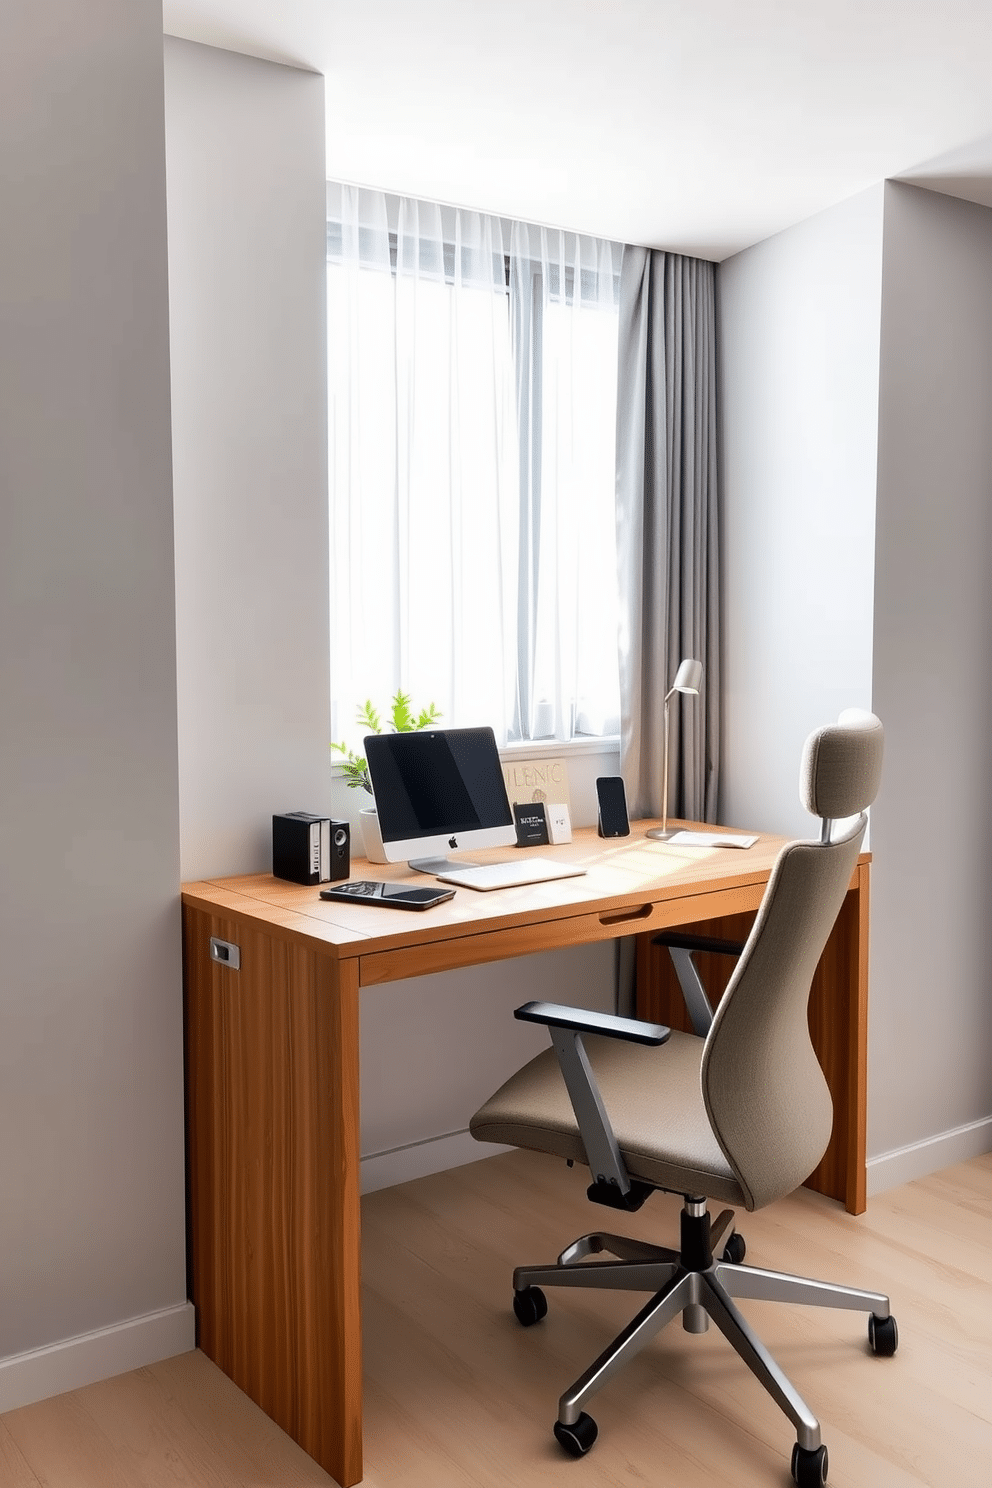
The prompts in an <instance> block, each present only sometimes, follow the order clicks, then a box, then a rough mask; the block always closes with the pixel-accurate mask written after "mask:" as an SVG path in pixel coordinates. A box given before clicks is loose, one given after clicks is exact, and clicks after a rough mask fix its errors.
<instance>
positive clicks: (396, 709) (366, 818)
mask: <svg viewBox="0 0 992 1488" xmlns="http://www.w3.org/2000/svg"><path fill="white" fill-rule="evenodd" d="M440 717H441V714H440V712H439V711H438V709H437V708H436V707H435V705H434V704H433V703H430V704H429V705H428V706H427V707H426V708H421V710H420V712H419V713H415V712H414V710H413V706H412V704H411V702H410V696H409V693H405V692H397V693H396V695H395V696H394V697H393V699H392V701H391V702H390V705H389V710H388V715H387V718H386V722H385V724H383V720H382V716H381V714H380V713H379V711H378V710H377V709H376V708H374V707H373V706H372V702H371V699H366V701H365V702H364V703H363V704H362V706H361V707H360V708H359V710H358V713H357V715H356V720H357V722H358V724H359V725H360V726H361V729H362V732H363V733H365V734H383V733H387V732H388V733H394V734H408V733H416V732H418V731H419V730H420V729H425V728H431V727H432V726H433V725H434V724H435V723H437V721H438V719H439V718H440ZM331 748H332V749H334V750H336V751H337V752H338V754H342V755H344V759H343V760H342V762H341V769H342V771H343V772H344V777H345V781H346V782H347V784H348V786H349V788H350V789H351V790H366V791H368V793H369V795H370V796H371V794H372V782H371V780H370V779H369V767H368V763H367V762H366V760H365V758H364V756H363V755H360V754H356V753H355V751H354V750H353V749H350V748H349V747H348V745H347V744H337V743H334V742H333V740H332V742H331ZM358 816H359V821H360V822H361V826H362V841H363V842H364V844H365V856H366V857H367V858H368V860H369V862H370V863H384V862H385V861H386V856H385V853H384V852H383V850H382V837H381V835H380V833H379V820H378V817H377V815H376V809H375V806H374V805H372V806H363V807H361V809H360V810H359V813H358Z"/></svg>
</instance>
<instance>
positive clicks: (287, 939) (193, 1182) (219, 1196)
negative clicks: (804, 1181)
mask: <svg viewBox="0 0 992 1488" xmlns="http://www.w3.org/2000/svg"><path fill="white" fill-rule="evenodd" d="M649 825H650V823H637V824H635V830H634V832H633V833H632V835H631V837H630V839H625V840H623V841H622V842H620V843H619V844H617V843H614V842H612V841H609V842H603V841H601V840H599V839H598V838H597V837H596V836H595V834H594V833H591V832H588V831H585V832H579V833H576V835H575V838H574V840H573V842H572V843H571V844H569V846H568V847H566V848H562V849H557V848H554V849H545V851H549V852H551V853H553V854H554V855H555V856H560V857H563V858H567V859H568V860H569V861H572V862H576V863H581V864H583V866H585V867H586V870H587V871H586V873H585V874H584V875H583V876H581V877H578V878H572V879H568V880H561V881H558V882H556V883H544V884H538V885H533V886H527V887H526V888H521V889H510V890H502V891H497V892H496V893H493V894H473V893H471V892H470V891H465V892H461V891H460V892H459V893H458V894H457V895H456V898H455V899H454V900H453V901H451V902H450V903H448V904H444V905H442V906H440V907H439V909H437V910H435V911H432V912H431V914H430V915H429V916H427V915H409V914H404V913H403V912H402V911H397V910H383V909H369V908H368V907H367V906H362V905H348V904H330V903H328V902H327V901H322V900H321V899H320V897H319V893H318V890H317V889H316V888H304V887H301V886H299V885H294V884H287V883H283V882H281V881H279V880H276V879H273V878H272V877H271V875H268V874H258V875H250V876H248V877H245V878H237V879H226V880H222V881H218V882H216V883H198V884H191V885H187V886H186V887H185V888H184V891H183V906H184V909H183V925H184V944H185V948H184V958H185V996H186V1019H185V1026H186V1059H187V1142H188V1153H187V1168H188V1184H189V1205H188V1223H189V1234H188V1261H189V1278H190V1295H191V1297H192V1299H193V1301H194V1303H195V1304H196V1308H197V1318H198V1329H199V1332H198V1339H199V1342H200V1344H201V1346H202V1348H203V1349H204V1351H205V1352H206V1353H207V1354H208V1355H209V1357H210V1358H211V1359H213V1360H215V1361H216V1362H217V1363H218V1364H219V1365H220V1367H221V1368H222V1369H223V1370H224V1371H225V1372H226V1373H227V1374H229V1376H230V1377H231V1378H232V1379H233V1380H235V1381H236V1382H237V1383H238V1384H239V1385H240V1386H241V1387H242V1388H243V1389H244V1390H245V1391H246V1392H247V1393H248V1395H250V1396H251V1398H252V1400H254V1401H256V1402H257V1403H258V1404H259V1405H260V1406H261V1407H262V1408H263V1409H264V1410H265V1411H266V1412H267V1413H268V1414H269V1415H270V1416H271V1417H272V1418H273V1420H275V1421H277V1422H278V1423H279V1424H280V1425H281V1426H282V1427H284V1428H285V1429H286V1430H287V1431H288V1432H290V1434H291V1435H292V1436H293V1437H294V1439H295V1440H296V1441H297V1442H299V1443H300V1444H301V1445H303V1446H304V1447H305V1449H306V1450H307V1451H308V1452H310V1453H311V1454H312V1456H313V1457H314V1458H315V1459H316V1460H317V1461H318V1462H319V1463H321V1464H322V1465H323V1466H324V1467H326V1468H327V1470H328V1471H330V1472H331V1473H333V1475H334V1477H335V1478H336V1479H337V1480H338V1482H339V1483H341V1484H342V1485H345V1488H350V1485H351V1484H353V1483H355V1482H357V1481H358V1480H359V1479H360V1478H361V1475H362V1403H363V1397H362V1373H361V1369H362V1363H361V1360H362V1354H361V1341H362V1331H361V1330H362V1316H361V1306H360V1293H359V1277H360V1258H359V1198H358V1188H359V1186H358V1167H359V1142H358V1109H359V1107H358V1053H359V1027H358V1000H359V989H360V986H362V985H374V984H377V983H379V982H382V981H390V980H395V979H399V978H404V977H408V976H412V975H416V974H420V973H422V972H425V971H431V970H442V969H448V968H451V967H455V966H469V965H477V964H479V963H481V962H483V961H491V960H497V959H504V958H507V957H512V956H518V955H523V954H526V953H527V952H531V951H538V950H551V949H556V948H558V947H561V946H567V945H573V944H587V943H591V942H594V941H597V940H603V939H611V938H615V937H616V936H619V935H626V934H630V933H632V932H633V931H637V930H640V931H641V932H645V931H650V932H654V931H657V930H659V929H662V928H666V927H668V926H672V925H680V924H686V923H690V924H693V925H696V926H698V925H699V924H700V923H701V922H705V921H707V919H712V918H713V917H717V922H719V917H725V916H727V915H734V914H738V915H739V914H741V913H745V912H747V913H752V912H753V911H754V910H755V909H756V908H757V905H758V904H759V903H760V900H761V897H762V895H763V892H764V887H765V884H766V883H767V879H768V874H769V872H770V870H771V867H772V864H773V863H774V861H775V857H776V855H777V852H778V850H779V848H780V846H781V844H782V840H783V839H780V838H775V837H771V836H762V837H761V839H760V841H759V842H758V844H757V845H756V846H755V847H754V848H753V849H750V850H749V851H748V852H747V853H746V854H744V853H738V854H734V853H719V852H713V851H708V850H705V849H688V850H681V849H679V850H676V849H673V848H672V847H671V846H670V845H669V844H659V843H655V842H652V841H651V840H649V839H647V838H645V837H643V829H644V827H646V826H649ZM478 856H479V858H480V859H482V860H485V859H487V858H489V859H491V858H493V857H494V856H496V854H494V853H493V854H480V855H478ZM864 862H865V865H866V863H867V859H865V860H864ZM353 871H354V872H355V873H356V874H357V873H360V872H362V871H364V870H363V868H361V867H359V866H358V865H357V864H356V865H353ZM866 875H867V867H866V866H865V885H867V876H866ZM374 876H375V877H377V878H390V879H394V880H397V879H404V878H408V877H409V876H410V875H409V873H408V872H407V870H406V869H405V868H404V867H403V866H401V865H394V866H393V867H391V868H389V867H386V868H382V869H380V868H379V866H378V865H377V866H376V867H375V869H374ZM850 897H851V896H849V898H850ZM854 897H855V900H856V902H857V904H858V905H860V904H861V903H862V901H861V900H860V899H859V897H858V894H855V896H854ZM864 902H866V901H864ZM855 922H856V929H855V930H854V931H852V932H851V934H852V935H853V941H851V940H849V941H848V942H845V943H844V946H843V947H841V949H840V950H839V951H838V954H837V957H836V959H835V961H834V962H832V963H831V965H830V967H829V968H828V969H827V971H826V972H825V973H824V975H825V977H826V979H827V981H829V980H830V977H831V976H832V975H834V974H836V975H838V976H840V977H846V978H849V979H850V983H851V985H849V986H847V988H846V990H845V995H844V997H842V998H839V999H835V1001H834V1003H833V1004H831V1001H830V997H829V996H827V995H826V991H825V998H826V1000H825V1004H824V1013H823V1017H824V1020H825V1022H826V1023H830V1022H831V1020H834V1019H836V1020H838V1021H837V1022H836V1024H835V1025H834V1026H833V1028H832V1033H831V1037H832V1038H833V1039H834V1042H835V1043H838V1044H839V1045H840V1046H841V1048H842V1049H845V1050H846V1051H847V1062H848V1063H852V1062H853V1063H854V1064H855V1065H857V1061H858V1059H861V1058H863V1054H864V1047H863V1041H864V1028H863V1026H862V1025H861V1024H858V1026H857V1028H852V1027H850V1026H849V1025H848V1024H844V1023H843V1022H842V1021H840V1020H842V1019H843V1018H844V1017H846V1016H847V1014H848V1010H849V1009H850V1007H851V1006H852V1000H853V1003H857V1004H858V1006H859V1007H862V1006H863V1003H864V998H865V996H866V983H865V981H864V977H865V975H866V973H865V961H864V960H863V959H862V960H860V961H857V962H856V963H855V964H854V965H853V969H852V962H851V954H852V951H851V946H852V944H853V945H854V946H856V947H860V948H861V949H862V950H864V952H865V953H866V949H867V918H866V911H865V912H864V913H863V912H862V910H861V909H860V908H859V909H858V911H857V914H856V915H855ZM211 935H216V936H218V937H220V938H221V939H223V940H228V941H232V942H234V943H235V944H237V945H239V946H240V948H241V952H242V966H241V970H240V971H239V972H234V971H233V970H232V969H230V968H228V967H225V966H222V965H218V964H217V963H214V962H212V961H211V960H210V958H209V952H208V942H209V938H210V936H211ZM643 939H644V936H643V934H642V940H643ZM827 981H825V983H824V987H825V989H826V986H827ZM854 984H857V990H854ZM646 985H647V982H646V981H645V986H646ZM658 995H659V996H660V995H661V993H660V992H659V994H658ZM859 999H860V1001H859ZM673 1016H674V1013H673ZM829 1053H830V1051H829V1050H828V1054H829ZM825 1057H826V1056H825ZM830 1058H833V1055H832V1054H830ZM830 1058H828V1060H827V1062H828V1063H829V1062H830ZM836 1062H837V1065H838V1069H839V1070H841V1071H843V1070H844V1069H845V1068H846V1065H845V1060H844V1058H843V1057H838V1059H837V1061H836ZM854 1083H855V1086H857V1080H855V1082H854ZM840 1088H841V1087H840V1086H839V1085H838V1090H840ZM858 1088H859V1089H860V1091H861V1096H860V1097H859V1098H861V1099H862V1100H863V1080H862V1081H861V1085H860V1086H858ZM856 1114H857V1113H856ZM838 1131H840V1127H838ZM859 1131H860V1143H861V1146H860V1153H861V1157H860V1163H861V1170H862V1171H861V1173H860V1180H859V1179H858V1175H855V1178H854V1179H853V1180H852V1178H851V1176H850V1172H849V1169H848V1168H846V1167H845V1163H846V1162H849V1161H850V1152H851V1151H852V1150H853V1151H854V1152H855V1156H856V1154H857V1150H858V1135H857V1134H858V1132H859ZM852 1132H854V1134H855V1135H854V1137H853V1138H852V1136H851V1133H852ZM845 1154H846V1155H845ZM863 1166H864V1128H863V1117H862V1119H861V1124H860V1126H859V1125H858V1122H857V1120H855V1121H854V1124H853V1125H852V1124H851V1123H850V1122H849V1123H848V1126H847V1127H845V1128H844V1132H843V1138H842V1140H841V1141H840V1147H839V1149H838V1153H837V1155H836V1162H835V1167H834V1169H833V1170H832V1171H831V1173H830V1174H829V1175H828V1176H827V1178H826V1179H825V1180H824V1183H825V1185H828V1184H829V1185H832V1186H830V1187H828V1188H827V1191H829V1192H832V1193H836V1196H837V1197H838V1198H841V1199H844V1198H845V1196H846V1197H847V1202H848V1203H849V1205H850V1204H851V1203H852V1200H851V1197H850V1193H849V1190H850V1188H851V1184H852V1181H853V1182H854V1183H855V1185H856V1184H857V1182H858V1181H860V1183H861V1185H862V1188H861V1192H862V1195H863V1183H864V1175H863ZM855 1202H856V1200H855ZM861 1202H862V1204H863V1197H862V1200H861Z"/></svg>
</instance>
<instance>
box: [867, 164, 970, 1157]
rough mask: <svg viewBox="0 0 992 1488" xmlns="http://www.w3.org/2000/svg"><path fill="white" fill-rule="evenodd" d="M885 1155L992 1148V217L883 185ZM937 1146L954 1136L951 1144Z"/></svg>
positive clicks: (878, 836) (881, 955)
mask: <svg viewBox="0 0 992 1488" xmlns="http://www.w3.org/2000/svg"><path fill="white" fill-rule="evenodd" d="M881 326H882V335H881V392H880V407H879V456H878V501H877V528H876V555H877V556H876V570H875V623H874V701H875V707H876V710H877V712H878V713H879V715H880V716H881V718H882V719H883V720H884V721H885V725H886V758H885V771H884V777H883V788H882V791H881V794H880V796H879V800H878V803H877V805H876V807H875V809H874V812H873V822H872V845H873V848H874V851H875V855H876V861H875V868H874V872H873V904H872V944H873V951H872V1017H871V1046H870V1047H871V1086H870V1094H871V1100H870V1107H869V1116H870V1125H869V1149H870V1151H872V1152H874V1153H886V1152H892V1151H894V1150H895V1151H896V1152H897V1153H898V1150H899V1149H902V1148H905V1147H910V1148H912V1146H913V1144H923V1145H922V1147H918V1148H916V1149H915V1150H910V1151H909V1152H906V1153H904V1154H902V1156H901V1157H897V1158H895V1159H893V1161H892V1162H890V1164H889V1176H890V1178H891V1180H892V1181H900V1179H901V1177H902V1176H904V1175H910V1176H912V1175H913V1174H914V1173H915V1172H917V1171H919V1170H920V1167H921V1165H923V1168H924V1170H928V1169H929V1168H936V1167H941V1166H944V1165H945V1164H946V1163H948V1162H951V1161H954V1160H956V1159H957V1158H959V1157H963V1156H967V1155H971V1153H973V1152H980V1151H986V1150H988V1148H989V1147H990V1146H992V1058H990V1050H992V994H990V973H989V954H988V934H987V927H988V925H989V923H990V920H992V877H990V874H989V862H990V856H992V848H990V843H992V768H990V763H989V747H988V741H989V732H990V723H992V671H990V666H989V659H990V657H992V418H990V414H989V410H990V409H992V211H990V210H989V209H988V208H986V207H980V206H973V205H972V204H970V203H967V202H961V201H956V200H954V199H953V198H951V197H947V196H942V195H939V194H936V193H933V192H929V191H923V190H919V189H917V188H915V187H912V186H902V185H896V184H891V185H888V186H887V187H886V188H885V239H884V272H883V281H882V319H881ZM935 1138H936V1140H934V1139H935Z"/></svg>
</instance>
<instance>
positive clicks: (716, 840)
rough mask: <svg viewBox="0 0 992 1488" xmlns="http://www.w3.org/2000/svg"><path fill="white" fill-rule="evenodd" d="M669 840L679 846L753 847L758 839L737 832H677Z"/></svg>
mask: <svg viewBox="0 0 992 1488" xmlns="http://www.w3.org/2000/svg"><path fill="white" fill-rule="evenodd" d="M668 840H669V842H673V843H675V845H676V846H677V847H753V846H754V844H755V843H756V842H757V840H758V839H757V837H742V836H740V835H739V834H738V833H736V832H675V833H673V834H672V836H671V837H669V839H668Z"/></svg>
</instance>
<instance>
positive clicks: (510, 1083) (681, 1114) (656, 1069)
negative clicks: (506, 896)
mask: <svg viewBox="0 0 992 1488" xmlns="http://www.w3.org/2000/svg"><path fill="white" fill-rule="evenodd" d="M583 1043H584V1045H585V1049H586V1053H587V1054H588V1056H589V1063H590V1064H591V1066H592V1068H593V1072H594V1073H595V1076H596V1082H597V1084H598V1086H599V1089H600V1093H601V1095H602V1097H603V1104H604V1106H605V1107H606V1110H607V1113H608V1115H609V1118H610V1121H611V1123H612V1125H613V1130H614V1132H615V1133H616V1138H617V1142H618V1144H619V1147H620V1151H621V1152H622V1153H623V1158H624V1162H625V1163H626V1165H627V1171H628V1172H629V1173H630V1175H631V1177H633V1178H640V1179H642V1180H643V1181H644V1182H646V1183H651V1184H654V1185H655V1187H657V1188H665V1189H669V1190H671V1191H672V1192H673V1193H683V1194H684V1193H692V1194H699V1195H705V1197H707V1198H712V1199H722V1200H724V1201H725V1202H727V1203H730V1204H736V1205H739V1206H742V1207H745V1208H747V1207H749V1206H748V1204H747V1200H746V1197H745V1194H744V1192H743V1190H742V1188H741V1186H740V1184H739V1183H738V1181H737V1179H736V1178H735V1176H734V1173H733V1171H732V1169H731V1167H730V1164H729V1163H728V1162H727V1159H726V1158H725V1157H724V1155H723V1152H722V1151H721V1149H720V1146H719V1143H718V1142H717V1140H716V1137H715V1136H714V1135H713V1131H712V1128H711V1126H710V1123H709V1119H708V1117H707V1115H706V1108H705V1106H704V1104H703V1095H702V1089H701V1086H700V1079H699V1069H700V1063H701V1061H702V1055H703V1040H702V1039H700V1038H696V1037H694V1036H693V1035H692V1034H687V1033H678V1032H675V1031H673V1033H672V1035H671V1038H670V1039H669V1040H668V1042H667V1043H665V1044H662V1045H660V1046H659V1047H657V1048H649V1047H646V1046H644V1045H641V1044H628V1043H624V1042H622V1041H621V1040H620V1039H612V1038H601V1037H597V1036H596V1035H594V1034H584V1035H583ZM470 1130H471V1132H472V1135H473V1136H474V1137H476V1138H477V1139H478V1140H479V1141H480V1142H501V1143H506V1144H508V1145H511V1146H514V1147H527V1148H530V1149H532V1150H533V1151H535V1152H548V1153H551V1154H552V1155H553V1156H556V1157H561V1158H566V1159H567V1158H571V1159H572V1161H573V1162H580V1163H584V1162H585V1161H586V1154H585V1149H584V1147H583V1145H582V1139H581V1137H580V1136H579V1128H578V1124H577V1122H576V1120H575V1114H574V1112H573V1111H572V1105H571V1102H570V1101H569V1098H568V1092H567V1090H566V1088H565V1082H564V1080H563V1079H562V1075H561V1070H560V1068H559V1065H558V1059H557V1056H556V1055H555V1052H554V1050H553V1049H546V1050H545V1051H544V1052H543V1053H541V1054H538V1056H537V1058H536V1059H532V1060H531V1061H530V1063H529V1064H525V1065H524V1067H523V1069H520V1070H518V1071H517V1073H516V1074H515V1075H512V1076H511V1077H510V1079H509V1080H507V1082H506V1084H505V1085H502V1086H501V1087H500V1089H499V1090H497V1091H496V1094H495V1095H493V1096H491V1097H490V1099H489V1100H487V1101H486V1103H485V1105H484V1106H482V1107H481V1108H480V1109H479V1110H478V1111H477V1112H476V1113H475V1115H474V1116H473V1117H472V1120H471V1122H470ZM647 1134H649V1135H647Z"/></svg>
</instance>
